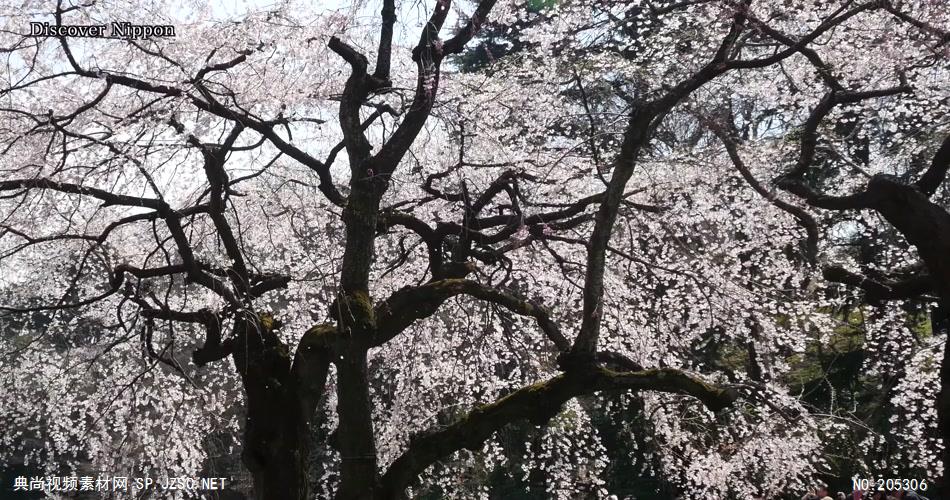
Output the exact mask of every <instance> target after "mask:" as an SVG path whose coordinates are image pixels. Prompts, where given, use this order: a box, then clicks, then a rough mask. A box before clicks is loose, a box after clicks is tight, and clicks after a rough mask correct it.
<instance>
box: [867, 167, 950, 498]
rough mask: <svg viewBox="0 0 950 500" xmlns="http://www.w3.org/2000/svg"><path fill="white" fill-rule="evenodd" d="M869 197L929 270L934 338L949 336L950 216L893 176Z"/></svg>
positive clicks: (946, 472)
mask: <svg viewBox="0 0 950 500" xmlns="http://www.w3.org/2000/svg"><path fill="white" fill-rule="evenodd" d="M868 193H869V194H871V195H873V196H875V197H876V198H877V200H876V202H875V203H874V204H873V208H874V209H875V210H876V211H877V212H878V213H880V214H881V216H883V217H884V218H885V219H886V220H887V221H888V222H889V223H890V224H891V225H893V226H894V227H895V228H896V229H897V230H898V231H900V233H901V234H902V235H903V236H904V237H905V238H906V239H907V241H908V242H909V243H910V244H912V245H914V247H915V248H916V249H917V252H918V253H919V254H920V258H921V259H922V260H923V261H924V264H925V265H926V266H927V270H928V272H929V273H930V279H931V280H932V282H933V285H934V290H935V291H936V292H937V295H938V296H939V298H940V303H941V306H940V307H939V308H938V311H939V312H938V314H935V315H932V316H931V319H932V326H933V331H934V334H938V332H940V331H942V332H943V333H947V330H948V328H947V321H948V320H947V314H948V304H950V214H948V213H947V211H946V210H944V208H943V207H941V206H939V205H937V204H935V203H933V202H932V201H930V200H929V199H928V198H927V196H925V195H924V193H922V192H921V191H920V190H919V189H917V188H916V187H914V186H909V185H906V184H903V183H901V182H900V181H897V180H896V179H893V178H891V177H889V176H875V177H874V178H873V179H872V180H871V182H870V183H869V185H868ZM948 351H950V335H948V337H947V342H946V343H945V344H944V357H943V364H942V365H941V368H940V392H939V394H938V396H937V404H936V406H937V419H938V422H939V424H938V429H939V431H940V437H941V439H942V440H943V445H944V446H943V450H944V451H943V455H942V458H943V477H941V478H938V483H939V484H940V486H941V490H942V491H943V492H945V493H946V492H947V490H948V488H950V352H948Z"/></svg>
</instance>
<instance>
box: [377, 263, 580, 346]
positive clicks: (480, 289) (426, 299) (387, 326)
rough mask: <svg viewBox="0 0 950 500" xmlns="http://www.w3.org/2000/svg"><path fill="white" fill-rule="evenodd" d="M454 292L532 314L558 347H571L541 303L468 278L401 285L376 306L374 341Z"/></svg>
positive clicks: (430, 310) (396, 330)
mask: <svg viewBox="0 0 950 500" xmlns="http://www.w3.org/2000/svg"><path fill="white" fill-rule="evenodd" d="M457 295H469V296H471V297H475V298H477V299H480V300H484V301H486V302H490V303H492V304H496V305H499V306H502V307H504V308H506V309H508V310H510V311H511V312H513V313H515V314H519V315H522V316H529V317H533V318H535V320H536V321H537V322H538V326H539V327H540V328H541V330H542V331H543V332H544V334H545V335H546V336H547V337H548V339H549V340H550V341H551V342H552V343H553V344H554V345H555V347H556V348H557V349H558V350H559V351H561V352H564V351H567V350H568V349H569V348H570V342H569V341H568V340H567V338H566V337H565V336H564V334H563V333H561V329H560V327H559V326H558V324H557V323H556V322H555V321H554V320H553V319H552V318H551V314H550V312H549V311H548V310H547V309H545V308H544V307H543V306H541V305H540V304H537V303H535V302H532V301H530V300H526V299H524V298H522V297H519V296H518V295H517V294H515V293H514V292H510V291H504V290H498V289H495V288H492V287H489V286H486V285H483V284H481V283H478V282H477V281H472V280H467V279H444V280H439V281H432V282H429V283H426V284H425V285H421V286H418V287H407V288H403V289H402V290H399V291H397V292H395V293H394V294H392V295H391V296H390V297H389V298H388V299H386V300H385V301H383V302H382V303H380V304H379V305H377V306H376V322H377V325H378V326H377V333H376V339H375V342H374V344H375V345H381V344H384V343H386V342H388V341H389V340H390V339H392V338H393V337H395V336H396V335H399V334H400V333H401V332H402V331H404V330H405V329H406V328H408V327H409V326H410V325H411V324H413V323H414V322H416V321H418V320H420V319H424V318H427V317H429V316H431V315H432V314H434V313H435V311H436V310H438V308H439V306H440V305H442V303H443V302H445V301H446V300H448V299H449V298H451V297H454V296H457Z"/></svg>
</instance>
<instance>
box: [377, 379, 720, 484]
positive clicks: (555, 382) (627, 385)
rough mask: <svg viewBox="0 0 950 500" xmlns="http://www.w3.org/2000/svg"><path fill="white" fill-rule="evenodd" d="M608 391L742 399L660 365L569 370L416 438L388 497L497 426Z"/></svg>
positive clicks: (715, 401) (536, 418)
mask: <svg viewBox="0 0 950 500" xmlns="http://www.w3.org/2000/svg"><path fill="white" fill-rule="evenodd" d="M605 390H621V391H626V390H655V391H663V392H672V393H677V394H686V395H690V396H693V397H696V398H698V399H699V400H701V401H702V402H703V404H705V405H706V406H707V407H708V408H709V409H711V410H713V411H718V410H721V409H723V408H725V407H727V406H729V405H731V404H732V403H733V402H734V401H735V400H736V399H737V397H738V396H737V393H736V392H735V391H734V390H731V389H723V388H719V387H715V386H712V385H710V384H708V383H706V382H703V381H701V380H699V379H697V378H695V377H693V376H691V375H688V374H686V373H684V372H681V371H679V370H673V369H668V368H664V369H656V370H643V371H636V372H614V371H610V370H607V369H603V368H597V369H593V370H590V371H587V372H577V373H565V374H562V375H559V376H557V377H554V378H552V379H549V380H546V381H544V382H540V383H537V384H534V385H531V386H528V387H524V388H522V389H519V390H517V391H515V392H513V393H511V394H509V395H508V396H505V397H503V398H501V399H499V400H498V401H496V402H494V403H491V404H488V405H484V406H480V407H478V408H476V409H475V410H473V411H472V412H471V413H469V414H468V415H467V416H465V417H464V418H462V419H461V420H459V421H457V422H455V423H453V424H451V425H449V426H447V427H445V428H442V429H438V430H435V431H431V432H429V433H427V434H424V435H422V436H418V437H416V438H414V439H411V440H410V442H409V448H408V449H407V450H406V451H405V452H404V453H403V454H402V455H401V456H400V457H399V458H397V459H396V460H395V461H394V462H393V463H392V465H391V466H390V467H389V470H387V471H386V473H385V475H384V476H383V478H382V481H381V485H382V488H383V491H382V493H383V496H384V497H385V498H401V497H404V496H405V488H406V487H407V486H408V485H409V484H410V482H411V481H412V480H413V479H414V478H415V477H416V476H417V475H418V474H420V473H421V472H423V471H424V470H425V469H426V468H427V467H429V466H430V465H432V464H433V463H435V462H437V461H439V460H441V459H443V458H445V457H447V456H449V455H450V454H452V453H453V452H455V451H458V450H460V449H463V448H466V449H472V450H477V449H480V448H481V446H482V443H483V442H484V441H485V440H486V439H488V438H489V437H490V436H491V435H492V434H493V433H495V431H497V430H499V429H501V428H502V427H504V426H506V425H508V424H510V423H513V422H518V421H521V420H528V421H530V422H532V423H534V424H543V423H544V422H547V421H548V420H550V419H551V418H552V417H553V416H555V415H556V414H557V413H558V412H559V411H560V408H561V406H562V405H563V404H564V403H565V402H567V401H569V400H570V399H572V398H575V397H578V396H582V395H586V394H593V393H595V392H598V391H605Z"/></svg>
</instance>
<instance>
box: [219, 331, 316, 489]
mask: <svg viewBox="0 0 950 500" xmlns="http://www.w3.org/2000/svg"><path fill="white" fill-rule="evenodd" d="M278 327H279V324H278V323H277V322H276V321H274V320H273V318H271V317H270V316H267V315H261V316H260V317H259V318H248V319H245V320H242V321H241V326H240V327H239V328H237V329H236V333H237V335H236V340H237V343H236V345H235V348H234V350H233V358H234V365H235V368H236V369H237V370H238V373H240V374H241V379H242V381H243V383H244V390H245V394H246V397H247V420H246V422H245V428H244V450H243V452H242V453H241V458H242V459H243V461H244V465H245V466H247V469H248V471H249V472H250V473H251V476H252V477H253V479H254V498H255V499H257V500H305V499H307V498H308V496H309V487H308V486H309V485H308V481H309V473H308V472H309V471H308V468H309V467H308V466H309V461H308V459H309V457H310V443H309V436H310V433H309V425H310V422H309V419H310V414H308V413H307V410H308V409H307V406H308V405H306V404H304V402H309V401H310V400H311V399H312V398H305V397H302V396H305V395H303V394H302V390H301V388H300V387H299V386H298V384H297V383H296V380H295V378H294V376H293V375H294V374H293V372H292V370H291V366H292V364H291V361H290V355H289V352H288V350H287V347H286V346H285V345H284V344H283V343H282V342H281V341H280V340H279V339H278V337H277V334H276V333H275V330H276V329H277V328H278ZM310 412H311V413H312V409H310Z"/></svg>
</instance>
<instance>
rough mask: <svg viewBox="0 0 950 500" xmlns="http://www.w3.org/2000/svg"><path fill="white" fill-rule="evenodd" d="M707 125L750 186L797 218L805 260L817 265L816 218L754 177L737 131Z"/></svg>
mask: <svg viewBox="0 0 950 500" xmlns="http://www.w3.org/2000/svg"><path fill="white" fill-rule="evenodd" d="M730 122H731V119H730ZM707 123H708V125H709V127H710V129H711V130H712V131H713V133H714V134H715V135H716V137H718V138H719V140H720V141H721V142H722V144H723V145H724V146H725V148H726V153H727V154H728V155H729V159H730V160H732V164H733V165H734V166H735V167H736V170H738V171H739V174H740V175H741V176H742V178H743V179H745V181H746V183H747V184H749V186H750V187H751V188H752V189H753V190H754V191H755V192H756V193H758V194H759V196H761V197H763V198H765V199H766V200H768V202H769V203H771V204H772V205H774V206H776V207H778V208H779V209H781V210H784V211H785V212H788V213H789V214H790V215H791V216H792V217H794V218H795V221H796V222H798V225H799V226H801V227H802V228H803V229H804V230H805V234H806V239H805V258H806V259H807V260H808V262H809V263H811V264H815V262H816V261H817V259H818V223H817V222H815V218H814V217H812V215H811V214H810V213H808V211H806V210H805V209H803V208H802V207H799V206H797V205H793V204H791V203H788V202H787V201H784V200H781V199H779V198H778V197H777V196H776V194H775V193H774V192H772V191H770V190H768V189H766V187H765V186H763V185H762V183H760V182H759V181H758V179H756V178H755V176H754V175H752V172H751V171H750V170H749V168H748V167H747V166H746V164H745V162H744V161H743V160H742V157H741V156H739V150H738V148H737V146H736V138H735V129H731V130H729V131H727V130H724V129H723V127H722V126H721V125H720V124H719V123H717V122H715V121H714V120H710V121H708V122H707Z"/></svg>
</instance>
